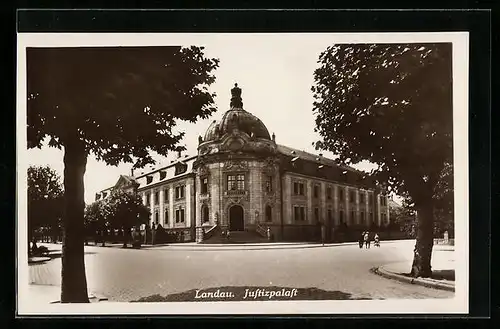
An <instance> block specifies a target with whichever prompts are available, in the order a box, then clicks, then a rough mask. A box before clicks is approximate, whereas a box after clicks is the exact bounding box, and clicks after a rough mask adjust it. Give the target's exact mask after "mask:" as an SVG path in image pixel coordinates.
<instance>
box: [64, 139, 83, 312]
mask: <svg viewBox="0 0 500 329" xmlns="http://www.w3.org/2000/svg"><path fill="white" fill-rule="evenodd" d="M86 165H87V153H86V151H85V149H84V148H83V147H82V145H81V144H80V143H70V144H66V145H65V147H64V210H65V216H64V219H63V220H64V234H63V247H62V271H61V302H62V303H88V302H89V298H88V292H87V279H86V276H85V261H84V236H83V232H84V220H83V214H84V207H85V201H84V183H83V178H84V175H85V167H86Z"/></svg>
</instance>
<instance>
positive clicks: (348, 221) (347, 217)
mask: <svg viewBox="0 0 500 329" xmlns="http://www.w3.org/2000/svg"><path fill="white" fill-rule="evenodd" d="M342 188H343V189H344V207H345V209H344V221H345V223H346V224H347V225H349V226H351V224H352V219H351V207H349V188H348V187H347V186H345V187H342Z"/></svg>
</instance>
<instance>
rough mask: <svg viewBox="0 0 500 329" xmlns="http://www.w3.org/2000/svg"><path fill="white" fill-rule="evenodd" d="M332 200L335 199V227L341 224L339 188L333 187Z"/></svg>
mask: <svg viewBox="0 0 500 329" xmlns="http://www.w3.org/2000/svg"><path fill="white" fill-rule="evenodd" d="M332 189H333V190H332V198H333V209H332V212H333V222H334V224H335V225H339V222H340V209H339V186H338V185H333V187H332Z"/></svg>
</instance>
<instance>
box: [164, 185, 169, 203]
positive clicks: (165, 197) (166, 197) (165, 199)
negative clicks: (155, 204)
mask: <svg viewBox="0 0 500 329" xmlns="http://www.w3.org/2000/svg"><path fill="white" fill-rule="evenodd" d="M163 202H165V203H168V188H166V189H165V190H164V191H163Z"/></svg>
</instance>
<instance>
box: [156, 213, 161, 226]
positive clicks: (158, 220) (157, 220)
mask: <svg viewBox="0 0 500 329" xmlns="http://www.w3.org/2000/svg"><path fill="white" fill-rule="evenodd" d="M159 222H160V214H159V213H158V212H155V224H156V225H158V223H159Z"/></svg>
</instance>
